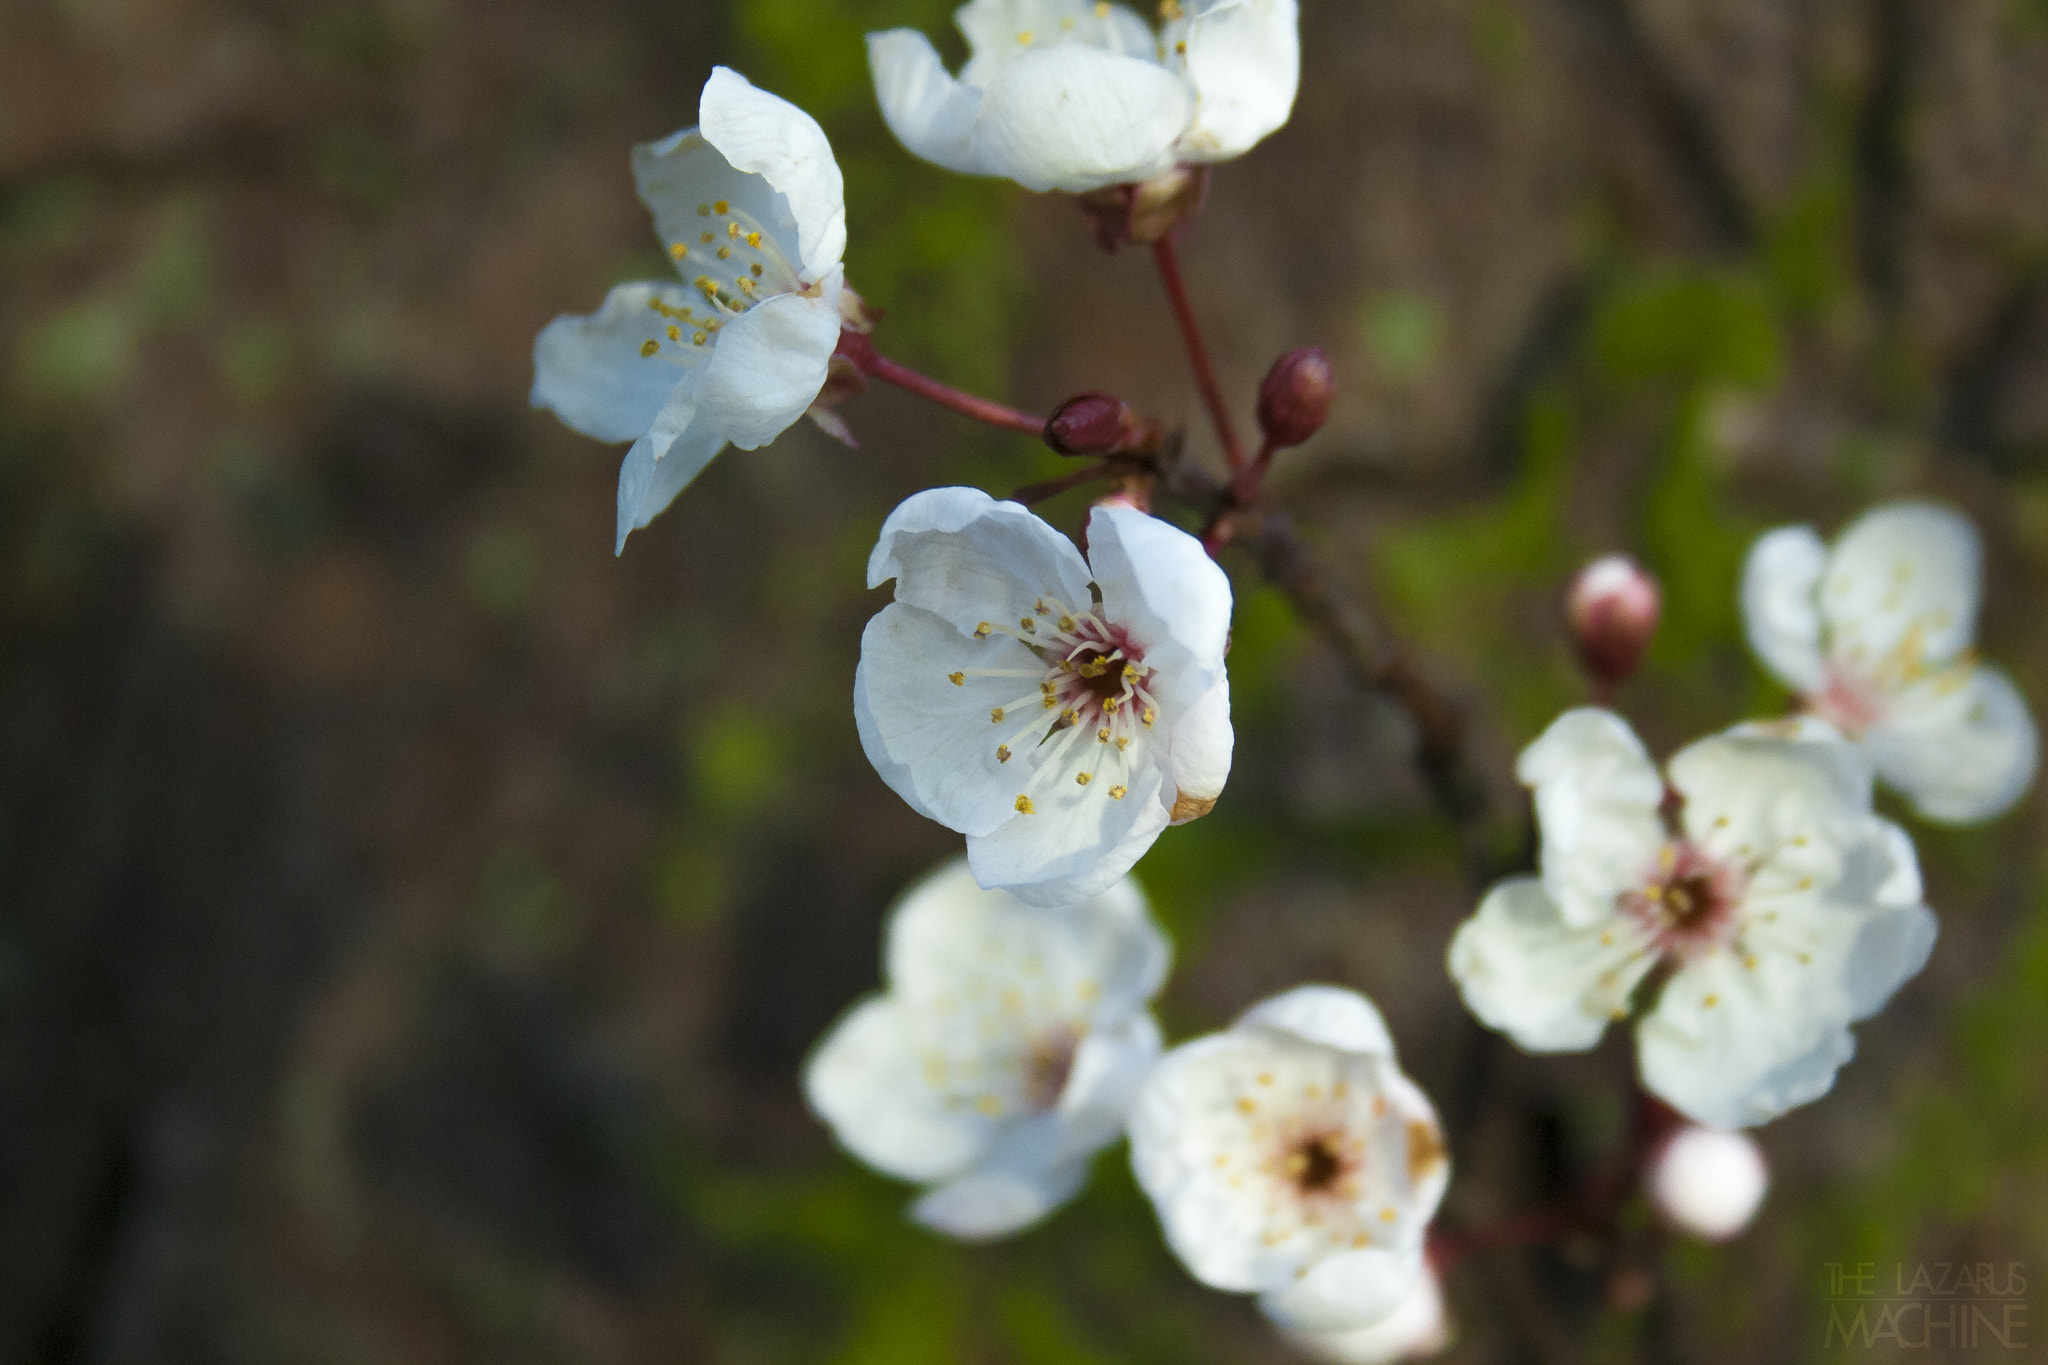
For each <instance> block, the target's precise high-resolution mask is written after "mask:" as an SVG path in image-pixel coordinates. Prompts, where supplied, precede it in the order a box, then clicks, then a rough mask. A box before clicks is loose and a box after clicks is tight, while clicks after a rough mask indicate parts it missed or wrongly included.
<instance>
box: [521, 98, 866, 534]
mask: <svg viewBox="0 0 2048 1365" xmlns="http://www.w3.org/2000/svg"><path fill="white" fill-rule="evenodd" d="M697 114H698V119H699V124H698V126H697V127H695V128H689V129H685V130H684V131H682V132H679V133H675V134H673V135H671V136H669V137H667V138H664V139H663V140H661V141H660V142H650V143H644V144H642V145H640V146H638V147H635V148H634V149H633V176H634V179H635V180H636V181H637V182H638V185H639V190H640V198H641V200H642V202H644V203H645V204H646V205H647V207H648V208H649V209H650V210H651V211H652V212H653V214H654V227H655V231H656V233H657V234H658V235H659V236H660V238H661V242H662V246H663V248H664V249H665V250H666V251H667V253H668V255H669V258H670V259H671V260H672V261H674V262H675V266H676V270H677V272H678V273H679V274H680V275H681V276H682V282H681V283H659V282H648V283H640V284H623V285H620V286H619V287H618V288H616V289H614V290H612V292H611V293H610V295H609V296H607V297H606V299H605V301H604V306H603V307H602V308H600V309H599V310H598V311H597V312H596V313H593V314H591V315H590V316H588V317H559V318H556V319H555V320H554V321H553V322H551V323H549V324H548V325H547V327H546V328H544V329H543V330H542V331H541V334H540V337H539V339H538V340H536V341H535V342H534V346H533V364H534V381H533V405H534V406H535V407H537V408H552V409H553V410H554V412H555V414H556V415H557V416H558V417H560V418H561V419H562V420H563V421H564V422H566V423H567V424H568V425H569V426H571V427H573V428H574V429H576V430H577V431H580V432H582V433H583V434H584V435H586V436H594V437H596V438H597V439H599V440H603V441H631V442H632V443H633V446H632V449H631V450H629V451H628V452H627V453H626V460H625V464H624V465H623V466H622V467H621V468H620V470H619V521H618V548H619V549H620V550H624V549H625V545H626V537H627V535H629V534H630V533H631V532H633V531H635V530H637V529H638V528H640V527H642V526H645V525H646V524H647V523H648V522H650V521H652V520H653V519H654V517H655V516H656V515H657V514H658V513H660V512H661V511H662V510H663V509H664V508H666V507H667V506H668V505H669V504H670V503H671V502H673V501H675V497H676V494H678V493H680V492H681V491H682V490H683V488H684V486H685V485H686V484H688V483H689V482H690V480H691V479H694V478H695V477H696V476H697V474H698V471H700V470H702V469H703V468H704V466H705V465H707V464H709V463H710V462H711V459H712V457H713V456H715V455H716V454H718V452H719V451H721V450H723V449H725V447H726V446H727V445H728V444H730V445H736V446H739V447H740V448H741V449H743V450H753V449H756V448H758V447H760V446H764V445H766V444H768V443H769V442H770V441H772V440H774V439H775V438H776V437H777V436H779V435H780V434H781V433H782V432H783V431H784V430H785V429H786V428H787V427H788V426H789V425H790V424H791V423H792V422H794V421H796V420H797V418H799V417H801V416H803V415H804V413H805V411H806V410H807V409H809V408H810V407H811V405H812V403H813V402H814V401H815V400H816V399H817V398H818V394H819V391H820V390H821V389H822V388H824V385H825V378H826V374H827V371H828V369H829V366H830V362H831V359H832V352H833V350H834V349H835V348H836V347H837V346H838V344H839V330H840V321H841V317H840V308H841V304H842V298H841V295H842V291H843V282H842V271H841V269H840V264H839V258H840V255H841V253H842V252H844V251H845V249H846V205H845V198H844V192H843V187H842V184H841V180H840V175H839V164H838V162H837V161H835V160H834V159H833V156H832V147H831V144H830V143H828V142H827V141H826V140H825V134H824V131H823V130H822V129H820V128H819V127H818V125H817V123H816V122H815V121H813V120H812V118H811V116H810V115H809V114H806V113H804V111H803V110H801V109H799V108H797V107H796V106H795V105H793V104H791V103H789V102H788V101H787V100H782V99H778V98H776V97H775V96H774V95H770V94H768V93H767V92H765V91H762V90H757V89H755V88H754V87H753V86H752V85H750V84H748V83H747V79H746V77H744V76H742V75H740V74H739V73H737V72H735V71H731V70H728V69H726V68H725V67H722V66H721V67H718V68H716V69H715V70H714V71H713V72H712V73H711V79H710V80H709V81H707V82H706V83H705V86H704V94H703V98H702V100H701V101H700V103H699V105H698V111H697Z"/></svg>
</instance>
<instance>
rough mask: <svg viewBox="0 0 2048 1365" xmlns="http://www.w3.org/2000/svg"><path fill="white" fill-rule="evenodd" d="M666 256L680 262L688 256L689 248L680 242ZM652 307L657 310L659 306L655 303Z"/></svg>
mask: <svg viewBox="0 0 2048 1365" xmlns="http://www.w3.org/2000/svg"><path fill="white" fill-rule="evenodd" d="M668 254H669V255H671V256H673V257H675V258H676V259H677V260H679V261H680V260H681V259H683V257H685V256H687V255H689V254H690V248H688V247H686V246H684V245H683V244H682V243H681V242H677V243H676V244H675V245H674V246H672V247H670V248H669V249H668ZM654 306H655V308H656V309H657V310H659V309H660V307H661V304H660V303H659V302H657V303H656V304H655V305H654Z"/></svg>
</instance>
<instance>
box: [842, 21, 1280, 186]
mask: <svg viewBox="0 0 2048 1365" xmlns="http://www.w3.org/2000/svg"><path fill="white" fill-rule="evenodd" d="M1159 12H1160V20H1161V25H1162V26H1161V28H1160V29H1159V30H1157V31H1156V32H1155V31H1154V30H1153V28H1152V26H1151V25H1150V24H1148V23H1146V22H1145V21H1144V20H1143V19H1141V18H1140V17H1138V15H1136V14H1134V13H1132V12H1131V11H1130V10H1128V9H1126V8H1124V7H1123V6H1122V5H1112V4H1107V3H1098V2H1097V0H970V3H968V4H966V5H963V6H961V7H960V9H959V10H958V11H957V12H955V14H954V22H955V23H957V24H958V25H959V26H960V31H961V33H962V34H964V35H965V36H966V38H967V47H968V54H969V55H968V61H967V65H966V66H965V67H963V68H962V69H961V71H960V75H959V76H958V77H957V78H956V77H954V76H951V75H949V74H947V72H946V68H945V66H944V65H943V64H942V63H941V62H940V60H939V54H938V52H937V50H935V49H934V48H933V47H932V44H931V40H930V39H929V38H926V37H925V36H924V35H923V34H922V33H919V32H917V31H916V30H915V29H891V30H889V31H888V32H886V33H871V34H869V35H868V62H869V65H870V66H871V67H872V68H873V70H874V75H875V93H876V95H877V96H878V97H879V99H880V101H881V105H882V117H883V118H884V119H886V120H887V121H888V124H889V128H890V130H891V131H893V132H894V133H895V134H896V136H897V138H898V140H900V141H901V142H902V143H903V145H904V146H905V147H907V148H909V149H910V150H911V151H912V152H914V153H915V154H917V155H918V156H921V157H923V158H924V159H925V160H927V161H932V162H936V163H937V164H939V165H941V166H944V167H946V168H947V169H948V170H954V171H963V172H966V173H968V174H970V175H1000V176H1005V177H1007V178H1009V179H1011V180H1014V181H1016V182H1017V183H1018V184H1020V185H1023V186H1025V187H1026V188H1028V189H1034V190H1072V191H1077V192H1078V191H1084V190H1092V189H1099V188H1101V187H1103V186H1105V185H1120V184H1128V183H1131V182H1134V181H1140V180H1145V179H1148V178H1150V177H1152V176H1154V175H1157V174H1159V173H1161V172H1162V171H1165V170H1168V169H1170V168H1171V167H1173V166H1174V165H1176V164H1179V163H1188V162H1196V163H1198V162H1210V161H1227V160H1229V159H1230V158H1232V157H1235V156H1241V155H1243V154H1244V153H1245V152H1246V151H1248V150H1250V149H1251V147H1252V146H1253V144H1255V143H1257V142H1258V141H1259V140H1260V139H1261V138H1263V137H1265V136H1266V135H1267V134H1268V133H1271V132H1272V131H1273V130H1275V129H1276V128H1278V127H1280V126H1281V125H1282V124H1283V123H1285V122H1287V116H1288V114H1289V113H1290V112H1291V111H1292V110H1293V108H1294V94H1295V87H1296V86H1297V85H1298V84H1299V81H1300V70H1301V39H1300V34H1299V25H1298V23H1297V20H1296V14H1295V0H1185V2H1184V3H1183V2H1182V0H1164V3H1162V4H1161V5H1160V6H1159Z"/></svg>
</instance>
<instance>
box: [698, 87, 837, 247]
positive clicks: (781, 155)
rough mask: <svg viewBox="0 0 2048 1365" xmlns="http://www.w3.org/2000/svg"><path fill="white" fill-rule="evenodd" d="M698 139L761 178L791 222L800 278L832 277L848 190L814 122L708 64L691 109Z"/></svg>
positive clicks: (830, 150)
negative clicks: (694, 110) (707, 74)
mask: <svg viewBox="0 0 2048 1365" xmlns="http://www.w3.org/2000/svg"><path fill="white" fill-rule="evenodd" d="M697 119H698V123H699V125H700V126H701V128H702V131H703V134H704V138H705V140H706V141H708V142H709V143H710V144H711V145H712V146H713V147H715V148H716V149H717V150H718V152H719V153H720V155H722V156H723V157H724V158H725V159H726V160H727V161H728V162H730V163H731V165H732V166H733V168H734V169H735V170H738V171H742V172H745V173H748V174H752V175H758V176H760V177H761V178H762V179H763V180H765V181H767V182H768V184H769V186H770V187H771V188H773V189H774V190H775V191H776V193H778V194H780V195H781V196H782V198H783V201H784V202H785V203H786V204H787V205H788V207H789V213H790V216H791V217H792V218H794V219H795V220H796V229H797V244H798V250H799V252H800V253H801V255H802V261H801V264H802V269H803V281H804V283H805V284H815V283H817V282H818V281H819V280H822V279H824V278H825V276H826V275H828V274H830V273H831V272H832V271H833V269H834V268H836V267H837V266H838V264H839V258H840V257H841V256H842V255H844V254H845V252H846V188H845V185H844V183H843V182H842V180H841V178H840V174H839V162H838V161H837V160H836V159H835V158H834V157H833V155H832V144H831V143H830V142H828V141H827V140H826V138H825V130H824V129H822V128H820V127H819V126H818V123H817V120H816V119H814V118H812V117H811V116H810V115H809V114H806V113H805V112H804V111H803V110H801V109H799V108H797V107H796V106H795V105H794V104H791V103H790V102H789V101H788V100H785V99H781V98H778V97H777V96H775V95H771V94H769V93H768V92H767V91H765V90H758V89H756V88H755V87H754V86H753V85H752V84H751V83H749V82H748V80H747V78H746V77H745V76H742V75H740V74H739V72H737V71H734V70H732V69H730V68H729V67H723V66H720V67H714V68H712V72H711V79H710V80H708V81H706V82H705V83H704V95H703V98H702V100H701V102H700V104H699V106H698V110H697Z"/></svg>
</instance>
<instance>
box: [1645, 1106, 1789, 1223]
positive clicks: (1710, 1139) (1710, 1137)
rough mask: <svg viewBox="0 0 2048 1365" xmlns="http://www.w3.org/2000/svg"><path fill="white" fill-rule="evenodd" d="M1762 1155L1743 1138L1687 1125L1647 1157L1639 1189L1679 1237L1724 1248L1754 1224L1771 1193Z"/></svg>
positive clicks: (1759, 1148)
mask: <svg viewBox="0 0 2048 1365" xmlns="http://www.w3.org/2000/svg"><path fill="white" fill-rule="evenodd" d="M1770 1185H1771V1174H1770V1169H1769V1167H1767V1166H1766V1165H1765V1164H1764V1153H1763V1149H1762V1148H1761V1147H1759V1146H1757V1145H1756V1141H1755V1140H1754V1139H1753V1138H1751V1137H1750V1136H1749V1135H1748V1134H1747V1133H1731V1132H1728V1131H1725V1130H1723V1129H1720V1128H1702V1127H1700V1126H1698V1125H1697V1124H1687V1125H1686V1126H1685V1127H1683V1128H1680V1129H1679V1130H1678V1131H1677V1132H1675V1133H1673V1134H1672V1135H1671V1136H1670V1137H1668V1138H1665V1139H1664V1140H1663V1141H1662V1142H1661V1143H1659V1144H1658V1146H1657V1147H1656V1149H1655V1150H1654V1151H1652V1152H1651V1154H1650V1159H1649V1163H1648V1165H1647V1166H1646V1168H1645V1169H1644V1172H1643V1187H1644V1189H1645V1190H1647V1191H1648V1193H1649V1196H1650V1202H1651V1204H1652V1205H1654V1206H1655V1207H1656V1210H1657V1212H1658V1214H1659V1215H1660V1216H1661V1217H1662V1218H1663V1219H1664V1221H1665V1222H1667V1223H1669V1224H1670V1225H1671V1226H1672V1227H1674V1228H1676V1229H1677V1230H1678V1231H1680V1232H1684V1233H1689V1234H1691V1235H1692V1236H1694V1237H1697V1238H1699V1239H1700V1240H1701V1241H1705V1242H1725V1241H1727V1240H1728V1239H1729V1238H1731V1237H1734V1236H1735V1235H1736V1234H1738V1233H1740V1232H1741V1231H1742V1230H1743V1229H1744V1228H1746V1227H1748V1226H1749V1225H1750V1222H1751V1221H1752V1220H1753V1219H1755V1217H1756V1211H1757V1210H1758V1209H1759V1208H1761V1207H1762V1206H1763V1202H1764V1192H1765V1191H1766V1190H1768V1189H1769V1188H1770Z"/></svg>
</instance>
